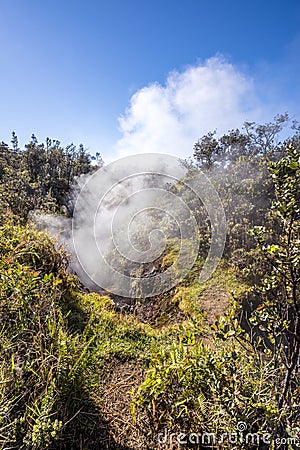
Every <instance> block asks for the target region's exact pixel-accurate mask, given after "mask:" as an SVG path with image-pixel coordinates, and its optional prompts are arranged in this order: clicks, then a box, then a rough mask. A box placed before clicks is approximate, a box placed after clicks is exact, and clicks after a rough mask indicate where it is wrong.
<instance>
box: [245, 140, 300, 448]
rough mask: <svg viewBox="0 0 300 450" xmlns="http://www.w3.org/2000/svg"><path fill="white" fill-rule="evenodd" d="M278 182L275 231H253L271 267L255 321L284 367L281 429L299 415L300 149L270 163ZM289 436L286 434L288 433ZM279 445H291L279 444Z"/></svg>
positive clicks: (273, 213)
mask: <svg viewBox="0 0 300 450" xmlns="http://www.w3.org/2000/svg"><path fill="white" fill-rule="evenodd" d="M270 171H271V174H272V177H273V181H274V185H275V200H274V202H273V205H272V210H271V218H272V219H273V223H274V227H273V229H269V230H267V229H266V228H265V227H262V226H261V227H257V228H256V229H255V230H254V234H255V235H256V238H257V240H258V243H259V246H260V248H261V250H262V252H263V254H264V256H265V258H266V261H267V263H268V266H269V269H268V273H267V274H266V276H265V277H264V279H263V281H262V286H260V287H259V288H258V293H259V295H260V296H261V302H260V304H259V305H258V307H257V308H256V311H255V312H254V315H253V318H252V322H253V323H254V324H256V325H258V327H260V329H261V330H262V331H263V332H266V333H267V336H268V338H269V341H270V342H271V343H272V347H271V351H272V356H273V361H274V366H275V368H279V369H280V368H282V367H284V368H285V369H284V371H283V375H282V379H281V387H280V389H279V393H278V414H279V417H281V422H280V429H279V431H278V433H281V435H282V433H283V430H286V429H287V422H288V421H289V420H296V418H298V419H299V415H300V414H299V402H300V396H299V387H300V383H299V378H298V377H297V375H299V373H298V372H299V364H300V192H299V186H300V150H299V148H295V147H293V146H291V145H290V146H289V147H288V148H287V153H286V156H284V157H283V158H281V159H280V160H279V161H276V162H273V163H270ZM283 434H284V433H283ZM278 448H287V447H285V446H279V447H278Z"/></svg>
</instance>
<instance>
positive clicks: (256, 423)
mask: <svg viewBox="0 0 300 450" xmlns="http://www.w3.org/2000/svg"><path fill="white" fill-rule="evenodd" d="M197 328H198V329H197ZM197 328H196V330H193V329H192V330H191V329H188V328H185V329H184V333H183V334H182V335H181V336H180V339H179V341H177V342H174V343H173V345H172V346H171V348H166V349H158V350H157V351H156V352H154V354H153V358H152V361H151V365H150V369H149V371H148V372H147V377H146V380H145V381H144V383H142V384H141V386H140V387H139V389H138V391H137V393H136V397H135V400H134V402H133V404H132V410H133V414H134V416H135V418H136V420H137V422H138V424H139V426H140V427H142V428H143V429H145V430H146V429H148V430H150V431H151V434H152V438H154V437H155V435H156V434H157V433H158V432H159V431H161V430H162V429H164V428H167V429H168V432H169V433H172V432H175V433H176V432H177V433H178V432H184V433H187V434H189V433H193V432H198V433H201V432H203V431H205V430H206V431H209V432H212V433H215V434H216V435H220V434H222V433H224V432H235V430H236V425H237V423H238V422H240V421H243V422H246V423H248V424H249V425H250V426H251V428H250V430H252V431H253V430H255V431H256V432H259V431H261V430H266V429H269V430H270V427H271V424H272V421H274V420H275V418H276V414H277V412H278V410H277V406H276V401H275V396H274V389H273V382H274V380H275V379H276V372H275V371H274V370H273V369H272V368H271V367H269V365H268V363H266V362H264V361H263V360H261V359H260V357H259V355H257V354H256V353H255V352H253V351H252V350H251V347H246V348H245V347H243V346H242V345H240V344H238V343H237V341H236V340H235V339H234V337H232V335H231V337H230V336H228V335H227V338H226V340H224V341H222V340H219V339H218V338H216V337H215V342H214V343H210V344H209V345H205V344H204V343H203V341H202V339H201V335H203V329H202V328H199V326H198V327H197ZM233 334H234V333H233ZM211 339H213V335H211ZM141 411H146V413H147V419H146V420H145V419H144V416H143V415H142V416H141V415H140V412H141ZM140 417H141V418H140Z"/></svg>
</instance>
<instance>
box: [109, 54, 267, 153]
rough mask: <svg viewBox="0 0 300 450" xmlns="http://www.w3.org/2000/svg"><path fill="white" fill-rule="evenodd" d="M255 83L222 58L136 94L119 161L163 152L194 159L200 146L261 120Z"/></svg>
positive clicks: (125, 119)
mask: <svg viewBox="0 0 300 450" xmlns="http://www.w3.org/2000/svg"><path fill="white" fill-rule="evenodd" d="M263 109H264V108H262V105H261V102H260V101H259V99H258V98H257V95H256V90H255V85H254V82H253V80H252V79H251V78H250V77H249V76H247V75H245V74H243V73H242V72H241V71H239V70H238V69H237V68H236V67H234V66H233V65H232V64H230V63H228V62H227V61H226V60H224V59H223V58H221V57H214V58H210V59H208V60H207V61H205V62H204V63H203V64H198V65H196V66H191V67H188V68H187V69H186V70H185V71H183V72H181V73H179V72H176V71H175V72H172V73H170V74H169V76H168V78H167V81H166V84H165V86H162V85H160V84H158V83H154V84H150V85H149V86H147V87H144V88H143V89H140V90H139V91H137V92H136V93H135V94H134V95H133V96H132V98H131V100H130V105H129V107H128V109H127V110H126V112H125V114H124V116H122V117H121V118H120V119H119V120H120V129H121V132H122V137H121V138H120V139H119V141H118V142H117V144H116V152H117V154H118V156H126V155H129V154H135V153H144V152H159V153H171V154H174V155H177V156H191V154H192V151H193V145H194V143H195V141H196V140H197V139H198V138H199V137H201V136H202V135H203V134H204V133H206V132H208V131H213V130H215V129H217V132H218V134H221V133H225V132H226V131H228V130H229V129H232V128H237V127H240V126H241V125H242V124H243V122H244V121H245V120H248V121H249V120H255V121H259V120H261V118H262V111H263Z"/></svg>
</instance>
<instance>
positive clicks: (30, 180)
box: [0, 133, 100, 219]
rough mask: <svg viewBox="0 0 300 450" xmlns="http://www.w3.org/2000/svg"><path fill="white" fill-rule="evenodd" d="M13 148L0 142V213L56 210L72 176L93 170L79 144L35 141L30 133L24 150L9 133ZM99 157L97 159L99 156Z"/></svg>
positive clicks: (89, 160)
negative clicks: (66, 144)
mask: <svg viewBox="0 0 300 450" xmlns="http://www.w3.org/2000/svg"><path fill="white" fill-rule="evenodd" d="M12 144H13V149H10V148H9V147H8V145H7V144H5V143H4V142H2V143H0V213H2V214H3V213H5V212H6V211H10V212H11V213H12V214H14V215H15V216H17V217H19V218H23V219H26V218H27V215H28V212H29V211H31V210H33V209H41V210H43V211H46V212H57V211H58V212H60V211H61V208H62V206H63V205H65V204H66V202H67V198H68V194H69V192H70V188H71V186H72V184H73V182H74V179H75V177H77V176H79V175H81V174H85V173H89V172H91V171H92V170H93V167H92V165H91V156H90V155H89V154H88V153H87V151H86V150H85V149H84V147H83V146H82V145H80V146H79V148H78V149H77V148H76V147H75V145H73V144H71V145H68V146H67V147H65V148H63V147H61V145H60V142H59V141H53V140H51V139H49V138H47V140H46V143H45V144H43V143H41V144H40V143H38V141H37V139H36V138H35V136H34V135H33V136H32V138H31V141H30V143H29V144H27V145H25V149H24V150H20V149H19V147H18V140H17V137H16V135H15V133H13V138H12ZM99 161H100V159H99Z"/></svg>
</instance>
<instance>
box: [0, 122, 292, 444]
mask: <svg viewBox="0 0 300 450" xmlns="http://www.w3.org/2000/svg"><path fill="white" fill-rule="evenodd" d="M280 120H281V119H278V121H277V126H278V124H280V123H281V122H280ZM247 127H248V128H247V132H248V134H247V135H246V136H244V135H243V134H241V133H238V132H237V131H236V132H231V133H230V134H229V135H227V136H224V137H222V138H221V139H220V140H219V141H217V140H216V139H215V138H214V136H213V135H209V136H208V137H206V138H205V137H204V138H203V139H202V140H200V141H199V142H198V144H197V145H196V146H195V160H194V164H192V167H191V171H190V175H189V176H193V173H195V172H194V171H196V170H199V168H204V166H207V170H209V171H210V174H211V177H212V181H213V183H214V184H215V185H216V187H217V189H218V191H219V192H220V193H221V196H222V198H223V199H224V206H225V209H226V214H227V219H228V230H227V231H228V234H227V236H228V238H227V243H226V247H225V254H224V260H223V261H222V262H221V264H220V265H219V267H218V269H217V270H216V272H215V273H214V274H213V276H212V277H211V278H210V279H209V280H208V281H207V282H206V283H204V284H199V283H198V274H199V269H200V267H201V264H202V262H203V256H204V254H205V252H206V251H207V245H208V242H209V241H208V239H207V237H208V235H209V228H206V229H203V231H202V233H203V234H202V236H201V238H202V241H201V242H202V246H201V247H200V252H199V260H197V262H196V264H195V266H194V268H193V270H191V271H190V273H189V274H188V275H187V277H186V278H185V279H184V280H182V282H180V283H179V284H178V286H176V287H175V288H173V290H171V291H169V292H168V293H167V294H165V295H162V296H158V297H157V298H150V299H143V300H141V299H136V302H135V305H134V308H132V310H131V311H130V312H126V310H125V309H123V310H120V308H118V307H116V306H115V305H114V303H113V302H112V299H110V298H109V297H108V296H101V295H98V294H95V293H89V294H87V293H85V292H84V291H83V290H82V287H81V284H80V283H79V280H78V279H77V278H76V277H75V276H73V275H71V274H70V273H69V270H68V262H67V257H66V254H65V252H64V250H63V249H61V248H55V245H54V243H53V242H52V241H51V239H50V238H49V236H47V235H46V234H44V233H40V232H36V231H34V230H33V229H31V228H30V227H29V226H26V225H20V224H19V219H20V217H19V218H18V208H17V209H16V210H13V208H12V206H14V205H16V206H18V201H17V195H14V196H13V199H14V202H16V203H14V202H13V203H12V204H11V205H9V204H8V203H5V202H4V201H3V199H4V196H3V197H2V203H1V205H0V206H1V228H0V254H1V262H0V301H1V303H0V333H1V334H0V361H1V363H0V405H1V406H0V446H1V448H3V449H4V448H18V449H40V450H42V449H53V450H56V449H114V448H115V449H124V450H125V449H127V450H130V449H137V448H141V449H171V448H174V449H175V448H188V447H192V448H203V440H204V443H205V444H206V446H205V448H218V449H223V448H236V449H242V448H257V447H258V448H262V449H275V448H276V449H289V450H290V449H295V448H297V441H296V439H297V438H298V434H299V425H300V423H299V422H300V417H299V405H300V395H299V392H300V385H299V335H300V330H299V324H300V321H299V278H300V275H299V261H300V247H299V243H300V228H299V227H300V199H299V184H300V168H299V164H300V154H299V145H298V144H299V136H298V137H297V136H296V137H295V138H293V139H291V140H290V142H288V143H285V144H282V145H279V146H277V147H276V146H273V144H272V140H271V141H270V140H269V141H268V146H269V148H267V147H266V146H264V145H263V144H264V142H266V141H264V137H266V136H272V133H273V131H274V132H275V131H276V129H278V128H276V127H275V128H272V125H270V124H268V125H267V126H265V127H263V126H261V127H260V128H259V127H257V128H255V126H254V125H253V124H248V125H247ZM268 133H269V134H268ZM247 136H248V137H247ZM35 145H36V144H35ZM5 151H6V150H5ZM241 153H242V154H241ZM224 155H225V156H224ZM222 161H223V162H222ZM224 161H225V162H224ZM198 166H199V167H198ZM5 173H6V175H5V176H9V177H13V172H12V171H10V173H9V174H8V172H7V170H6V169H5ZM225 175H226V176H225ZM11 179H12V178H11ZM32 183H33V181H32V180H31V181H30V185H31V184H32ZM11 185H12V184H11ZM1 189H2V191H1V192H4V191H5V186H4V185H1ZM173 189H175V190H176V189H178V191H179V187H178V186H174V187H173ZM5 192H6V191H5ZM20 192H22V193H24V196H25V197H24V198H25V199H26V195H29V193H30V192H31V191H30V189H29V190H28V192H27V191H24V192H23V191H22V189H21V188H20ZM11 194H12V192H10V194H9V195H11ZM15 194H16V193H15ZM180 195H183V196H184V195H188V194H187V193H186V192H185V191H184V190H181V191H180ZM233 199H234V200H233ZM55 202H56V200H55ZM33 204H34V202H33ZM271 205H272V208H271ZM45 208H46V207H45ZM197 208H198V206H197V205H195V212H196V214H197V215H198V217H199V223H201V221H202V218H203V217H204V216H203V211H202V209H201V208H200V209H197ZM46 209H47V208H46ZM21 219H22V220H23V222H24V217H23V216H22V217H21ZM251 230H253V231H251ZM255 239H256V240H255ZM256 242H257V243H258V244H256ZM173 244H174V243H173V242H170V243H169V247H167V250H166V252H165V254H164V255H162V257H161V258H160V259H159V260H158V261H157V262H156V269H155V270H158V271H161V270H164V268H165V267H168V265H169V264H171V263H172V260H173V258H174V257H175V256H176V249H175V250H174V246H173ZM56 247H57V246H56ZM143 270H147V269H146V268H144V269H143ZM241 325H242V326H241ZM237 432H238V438H239V439H238V441H237V438H236V436H237ZM207 433H209V435H207ZM224 433H225V436H227V438H226V437H224ZM247 433H251V435H250V439H254V441H252V440H250V441H246V439H248V438H249V436H248V438H247ZM222 436H223V438H222ZM230 436H231V441H230V442H229V441H228V440H226V439H228V438H229V437H230ZM214 439H216V441H214ZM220 439H222V442H221V441H220ZM257 439H258V441H257ZM276 439H277V440H276ZM288 439H290V441H289V442H288ZM232 440H233V441H234V443H232ZM232 444H233V445H232Z"/></svg>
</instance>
